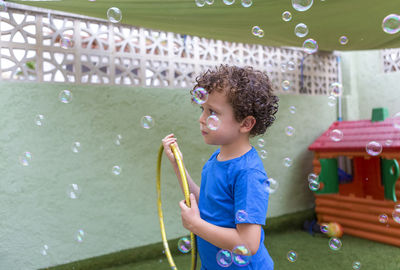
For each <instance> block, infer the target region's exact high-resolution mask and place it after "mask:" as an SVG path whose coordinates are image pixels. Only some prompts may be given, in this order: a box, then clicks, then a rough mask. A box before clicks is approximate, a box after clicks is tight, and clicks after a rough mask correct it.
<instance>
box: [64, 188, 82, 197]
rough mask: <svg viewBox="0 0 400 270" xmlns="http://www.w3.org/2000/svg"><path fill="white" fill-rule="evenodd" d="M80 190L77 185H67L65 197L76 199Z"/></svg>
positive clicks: (79, 194)
mask: <svg viewBox="0 0 400 270" xmlns="http://www.w3.org/2000/svg"><path fill="white" fill-rule="evenodd" d="M81 193H82V190H81V188H80V187H79V186H78V184H69V185H68V188H67V196H68V197H69V198H70V199H73V200H74V199H78V198H79V197H80V196H81Z"/></svg>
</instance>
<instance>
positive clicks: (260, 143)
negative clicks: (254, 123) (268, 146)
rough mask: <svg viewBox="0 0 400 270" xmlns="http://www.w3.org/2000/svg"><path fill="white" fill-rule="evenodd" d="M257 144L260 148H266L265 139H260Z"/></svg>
mask: <svg viewBox="0 0 400 270" xmlns="http://www.w3.org/2000/svg"><path fill="white" fill-rule="evenodd" d="M257 144H258V146H259V147H261V148H262V147H264V146H265V140H264V139H263V138H260V139H258V141H257Z"/></svg>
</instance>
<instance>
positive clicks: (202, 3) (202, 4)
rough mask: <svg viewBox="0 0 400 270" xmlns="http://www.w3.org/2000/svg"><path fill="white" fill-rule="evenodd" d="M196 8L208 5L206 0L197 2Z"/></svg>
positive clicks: (196, 0) (197, 0)
mask: <svg viewBox="0 0 400 270" xmlns="http://www.w3.org/2000/svg"><path fill="white" fill-rule="evenodd" d="M195 3H196V6H198V7H204V5H205V4H206V1H205V0H195Z"/></svg>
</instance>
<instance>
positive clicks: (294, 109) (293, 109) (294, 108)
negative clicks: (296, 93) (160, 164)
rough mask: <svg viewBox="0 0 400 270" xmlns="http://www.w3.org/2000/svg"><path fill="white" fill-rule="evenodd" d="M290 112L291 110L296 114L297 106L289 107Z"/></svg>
mask: <svg viewBox="0 0 400 270" xmlns="http://www.w3.org/2000/svg"><path fill="white" fill-rule="evenodd" d="M289 112H290V113H291V114H295V113H296V107H295V106H290V107H289Z"/></svg>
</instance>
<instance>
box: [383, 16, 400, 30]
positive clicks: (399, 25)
mask: <svg viewBox="0 0 400 270" xmlns="http://www.w3.org/2000/svg"><path fill="white" fill-rule="evenodd" d="M382 29H383V31H384V32H385V33H388V34H396V33H397V32H399V31H400V16H399V15H397V14H390V15H388V16H386V17H385V18H384V19H383V21H382Z"/></svg>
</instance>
